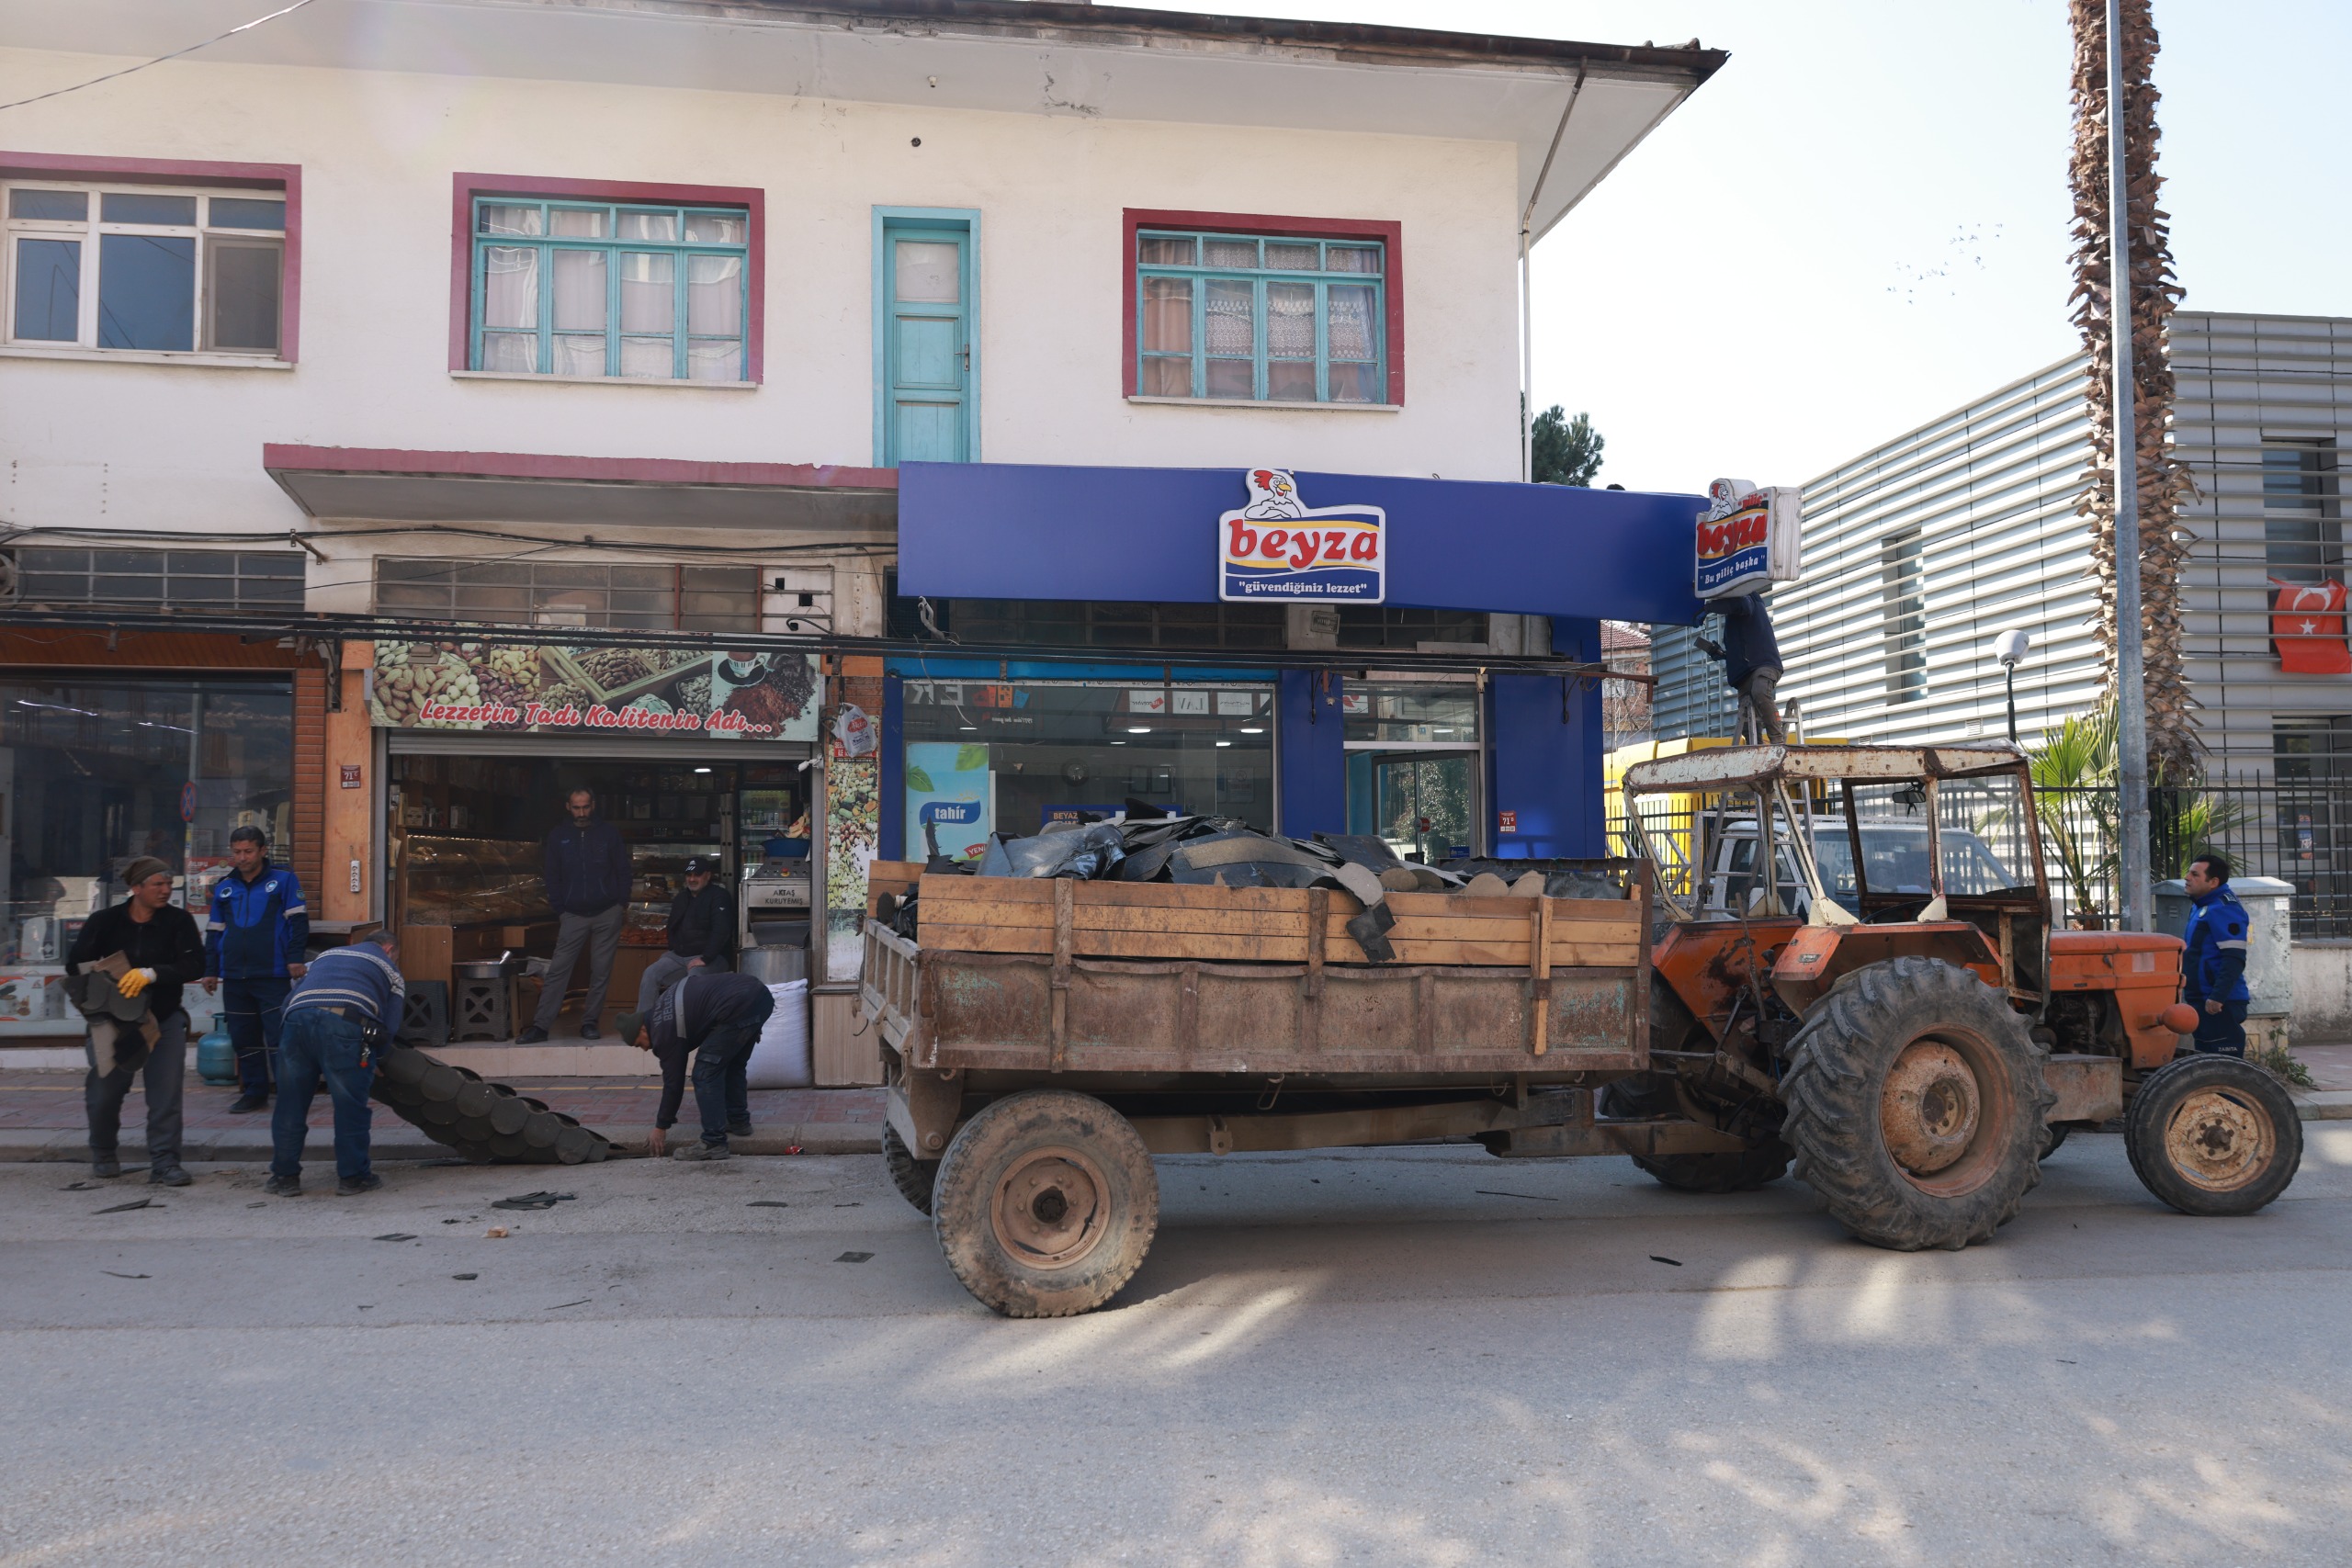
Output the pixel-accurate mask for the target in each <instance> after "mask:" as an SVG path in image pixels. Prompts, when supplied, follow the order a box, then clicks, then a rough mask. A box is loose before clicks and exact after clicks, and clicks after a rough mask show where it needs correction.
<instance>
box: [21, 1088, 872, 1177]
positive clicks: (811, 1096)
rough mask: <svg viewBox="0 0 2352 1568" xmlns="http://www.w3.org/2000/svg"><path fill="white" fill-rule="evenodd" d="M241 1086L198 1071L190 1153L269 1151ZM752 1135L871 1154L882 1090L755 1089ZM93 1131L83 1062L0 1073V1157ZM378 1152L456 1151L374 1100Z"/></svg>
mask: <svg viewBox="0 0 2352 1568" xmlns="http://www.w3.org/2000/svg"><path fill="white" fill-rule="evenodd" d="M513 1087H514V1089H515V1090H516V1092H518V1093H521V1094H526V1095H529V1096H530V1097H531V1098H532V1099H534V1100H540V1101H542V1102H544V1103H545V1104H546V1105H547V1106H548V1108H550V1109H551V1110H555V1111H562V1112H563V1113H564V1114H565V1115H567V1116H574V1117H577V1118H578V1119H579V1120H580V1121H581V1122H583V1123H585V1124H586V1125H588V1126H590V1127H593V1128H594V1129H595V1130H596V1131H597V1132H599V1133H602V1134H605V1136H606V1137H607V1138H610V1139H612V1140H613V1141H614V1142H615V1143H616V1144H620V1145H624V1146H626V1147H628V1148H631V1149H633V1150H634V1149H641V1148H642V1147H643V1145H644V1143H645V1135H646V1134H647V1133H648V1132H649V1131H650V1130H651V1128H652V1125H653V1115H654V1112H655V1111H658V1110H659V1109H660V1108H661V1102H662V1083H661V1080H660V1079H658V1078H653V1079H648V1078H644V1077H619V1078H563V1079H554V1080H548V1081H545V1082H537V1083H531V1082H520V1083H516V1084H515V1085H514V1086H513ZM236 1098H237V1091H236V1090H235V1089H216V1088H214V1087H213V1086H211V1085H209V1084H207V1083H204V1082H202V1081H201V1080H199V1079H197V1078H196V1077H194V1075H190V1078H189V1082H188V1084H187V1089H186V1095H185V1099H184V1100H183V1104H182V1113H183V1116H184V1118H185V1131H184V1132H183V1134H181V1138H180V1157H181V1158H182V1159H184V1160H220V1161H229V1162H236V1161H256V1160H266V1159H267V1158H269V1153H270V1150H269V1116H268V1114H267V1113H266V1112H256V1113H251V1114H245V1115H238V1114H234V1113H232V1111H230V1110H229V1106H230V1103H231V1102H232V1101H233V1100H235V1099H236ZM680 1114H681V1124H680V1126H679V1127H678V1128H676V1129H673V1132H672V1137H673V1140H674V1139H675V1138H677V1137H678V1136H680V1135H684V1136H692V1135H693V1131H694V1126H695V1110H694V1093H693V1090H692V1089H688V1091H687V1094H686V1101H685V1104H684V1107H683V1108H682V1110H681V1113H680ZM146 1125H147V1100H146V1097H145V1096H144V1095H142V1094H141V1093H140V1092H139V1091H138V1090H136V1089H133V1090H132V1091H131V1094H130V1099H129V1100H126V1101H125V1102H124V1104H123V1109H122V1147H121V1150H120V1153H121V1156H122V1159H123V1161H124V1163H125V1164H126V1165H128V1164H131V1163H134V1162H136V1161H139V1160H142V1159H144V1158H145V1154H144V1150H145V1148H146ZM752 1128H753V1129H754V1131H753V1132H752V1136H750V1137H748V1138H735V1139H731V1140H729V1143H730V1145H731V1146H732V1147H733V1148H734V1149H735V1151H736V1152H737V1153H739V1154H747V1155H781V1154H791V1153H795V1152H797V1153H801V1154H812V1155H814V1154H834V1155H838V1154H872V1153H875V1152H877V1151H878V1150H879V1149H880V1148H881V1146H882V1091H881V1090H880V1089H753V1090H752ZM333 1129H334V1111H333V1108H332V1106H331V1104H330V1102H329V1101H328V1100H327V1097H326V1096H325V1095H323V1094H322V1095H320V1096H319V1098H318V1099H317V1100H315V1101H313V1102H312V1104H311V1136H310V1139H309V1140H308V1143H307V1145H306V1148H307V1150H308V1153H309V1156H310V1157H311V1158H320V1157H324V1156H328V1155H329V1154H331V1153H332V1150H333V1147H334V1143H333V1138H334V1134H333ZM88 1136H89V1130H88V1126H87V1124H86V1123H85V1121H84V1119H83V1111H82V1075H81V1074H80V1073H78V1072H41V1071H24V1070H13V1071H0V1161H7V1160H73V1161H77V1162H78V1161H81V1160H85V1159H87V1158H88V1157H89V1144H88ZM369 1143H370V1151H371V1153H372V1154H373V1156H374V1157H375V1158H377V1159H379V1160H424V1159H443V1158H447V1157H451V1153H452V1151H451V1150H450V1149H449V1148H448V1147H447V1146H446V1145H441V1144H436V1143H435V1142H434V1141H433V1140H432V1139H430V1138H428V1137H426V1136H425V1135H424V1134H423V1133H422V1132H419V1131H418V1130H417V1129H416V1128H414V1127H412V1126H410V1125H409V1124H408V1123H407V1122H403V1121H401V1119H400V1118H399V1117H398V1116H395V1115H394V1114H392V1112H391V1111H390V1108H388V1107H386V1106H382V1105H379V1106H377V1107H376V1121H375V1129H374V1133H373V1134H372V1136H371V1138H370V1140H369Z"/></svg>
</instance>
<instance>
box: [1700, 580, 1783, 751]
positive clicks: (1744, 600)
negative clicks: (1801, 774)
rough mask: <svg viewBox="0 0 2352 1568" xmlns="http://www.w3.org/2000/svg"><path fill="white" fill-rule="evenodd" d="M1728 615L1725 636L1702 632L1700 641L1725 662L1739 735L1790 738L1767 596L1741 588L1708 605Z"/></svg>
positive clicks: (1758, 739) (1757, 739)
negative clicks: (1715, 637)
mask: <svg viewBox="0 0 2352 1568" xmlns="http://www.w3.org/2000/svg"><path fill="white" fill-rule="evenodd" d="M1709 608H1711V609H1714V610H1719V611H1721V612H1722V613H1723V617H1724V640H1723V641H1722V642H1721V643H1720V644H1717V643H1713V642H1710V641H1708V640H1707V639H1706V638H1705V637H1700V638H1699V639H1697V640H1698V644H1699V647H1700V648H1701V649H1703V650H1704V651H1705V652H1706V654H1707V655H1708V656H1709V657H1710V658H1713V659H1720V660H1723V662H1724V684H1725V685H1728V686H1729V687H1730V688H1731V689H1732V691H1733V693H1734V694H1736V697H1737V699H1738V704H1739V711H1740V725H1739V729H1740V739H1743V740H1746V741H1749V742H1751V743H1755V744H1761V743H1763V742H1766V741H1770V743H1771V744H1773V745H1775V746H1785V745H1787V744H1788V740H1789V732H1788V728H1787V727H1786V726H1784V725H1783V724H1782V723H1781V703H1780V685H1781V639H1780V638H1779V637H1774V636H1773V635H1772V614H1771V612H1770V611H1769V610H1767V609H1766V608H1765V607H1764V600H1763V596H1762V595H1760V594H1756V593H1742V594H1739V595H1738V596H1736V597H1735V598H1730V599H1718V600H1717V601H1715V603H1714V604H1712V605H1710V606H1709Z"/></svg>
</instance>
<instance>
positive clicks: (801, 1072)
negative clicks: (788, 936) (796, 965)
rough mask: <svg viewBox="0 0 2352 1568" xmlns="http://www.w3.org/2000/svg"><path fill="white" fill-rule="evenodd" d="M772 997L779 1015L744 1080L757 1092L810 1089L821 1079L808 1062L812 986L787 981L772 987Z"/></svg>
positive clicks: (770, 1016) (764, 1031)
mask: <svg viewBox="0 0 2352 1568" xmlns="http://www.w3.org/2000/svg"><path fill="white" fill-rule="evenodd" d="M768 995H770V996H772V997H774V998H775V1011H774V1012H772V1013H770V1014H768V1021H767V1022H766V1024H764V1025H763V1027H762V1028H761V1030H760V1038H759V1043H757V1044H754V1045H753V1046H752V1060H751V1062H750V1063H749V1064H748V1065H747V1066H746V1067H745V1068H744V1077H745V1079H746V1081H747V1082H749V1083H750V1085H751V1087H752V1088H753V1089H807V1088H809V1086H810V1085H811V1084H813V1083H815V1082H816V1077H817V1075H816V1072H815V1069H814V1068H813V1066H811V1064H810V1062H809V982H808V981H806V980H786V982H785V983H784V984H782V985H780V986H770V987H768Z"/></svg>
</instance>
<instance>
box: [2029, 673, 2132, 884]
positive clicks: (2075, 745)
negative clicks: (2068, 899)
mask: <svg viewBox="0 0 2352 1568" xmlns="http://www.w3.org/2000/svg"><path fill="white" fill-rule="evenodd" d="M2026 767H2027V770H2028V772H2029V773H2031V775H2032V778H2033V810H2034V815H2035V816H2036V817H2037V818H2040V819H2041V841H2042V843H2043V845H2044V846H2045V847H2046V848H2047V849H2048V852H2049V854H2050V858H2051V859H2052V860H2053V861H2055V862H2057V863H2058V874H2060V875H2061V876H2063V877H2064V878H2065V880H2066V889H2067V891H2068V893H2070V894H2071V895H2072V896H2073V901H2074V906H2075V917H2076V918H2077V919H2083V918H2086V917H2089V918H2097V917H2098V908H2099V903H2100V897H2099V893H2100V889H2101V888H2103V887H2105V886H2107V885H2108V884H2109V882H2111V881H2112V879H2113V877H2114V874H2115V860H2116V852H2115V827H2116V823H2115V774H2116V766H2115V703H2114V701H2113V699H2112V698H2110V699H2109V700H2108V701H2107V702H2105V703H2102V704H2100V705H2099V706H2098V708H2097V709H2096V710H2094V711H2093V712H2090V713H2087V714H2068V715H2067V716H2066V717H2065V719H2064V722H2062V723H2061V724H2060V725H2059V726H2058V728H2055V729H2053V730H2051V731H2050V732H2049V733H2048V734H2046V735H2045V736H2043V738H2042V741H2041V745H2039V746H2036V747H2035V748H2034V749H2033V750H2030V751H2029V752H2027V753H2026Z"/></svg>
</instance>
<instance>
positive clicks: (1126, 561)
mask: <svg viewBox="0 0 2352 1568" xmlns="http://www.w3.org/2000/svg"><path fill="white" fill-rule="evenodd" d="M1292 472H1293V477H1294V478H1295V479H1296V481H1297V490H1298V495H1299V498H1300V499H1301V500H1302V501H1303V502H1304V503H1305V504H1306V506H1307V507H1309V508H1327V507H1347V506H1376V507H1379V508H1381V509H1382V510H1383V511H1384V512H1385V513H1386V527H1387V533H1388V546H1387V547H1388V552H1389V556H1388V568H1387V592H1386V598H1385V603H1387V604H1403V605H1412V606H1417V607H1420V608H1426V609H1446V610H1487V611H1498V612H1504V613H1516V614H1521V615H1566V616H1577V617H1584V616H1589V617H1594V618H1601V619H1608V620H1620V621H1659V622H1670V623H1678V624H1686V625H1687V624H1691V623H1695V622H1696V621H1697V620H1698V619H1699V615H1700V604H1699V600H1698V598H1697V597H1696V595H1695V594H1693V592H1691V570H1692V564H1693V563H1692V551H1693V547H1694V544H1695V539H1694V536H1693V533H1692V528H1693V525H1694V524H1695V522H1696V519H1697V517H1698V514H1699V513H1701V512H1702V511H1703V510H1705V508H1706V499H1705V497H1703V496H1698V495H1672V494H1657V493H1648V492H1638V491H1605V490H1584V489H1579V488H1576V487H1572V486H1567V485H1536V484H1496V483H1478V482H1473V481H1468V480H1457V479H1394V478H1386V477H1382V476H1378V475H1369V474H1324V473H1311V472H1306V471H1301V470H1293V471H1292ZM1248 499H1249V489H1248V486H1247V484H1246V482H1245V480H1244V479H1243V470H1242V469H1239V468H1057V467H1046V466H1032V465H1024V464H1012V463H909V464H906V465H905V466H903V467H902V468H899V592H902V593H913V594H923V595H926V596H929V597H933V598H964V599H1114V600H1136V601H1148V602H1157V603H1161V604H1168V603H1175V604H1209V603H1214V602H1215V601H1216V597H1217V560H1218V543H1219V539H1218V522H1217V519H1218V517H1219V516H1220V515H1221V514H1222V513H1226V512H1228V511H1232V510H1235V509H1238V508H1240V507H1241V506H1243V504H1244V503H1245V502H1247V501H1248Z"/></svg>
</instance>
